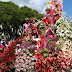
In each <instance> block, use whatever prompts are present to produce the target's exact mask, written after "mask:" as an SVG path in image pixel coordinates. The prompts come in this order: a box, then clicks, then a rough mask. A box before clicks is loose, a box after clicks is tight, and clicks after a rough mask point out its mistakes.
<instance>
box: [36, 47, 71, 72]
mask: <svg viewBox="0 0 72 72" xmlns="http://www.w3.org/2000/svg"><path fill="white" fill-rule="evenodd" d="M69 59H70V58H68V57H67V56H65V55H64V53H63V52H62V51H59V53H53V52H52V51H51V50H48V49H46V48H45V49H44V50H42V51H39V52H38V53H37V61H36V66H35V68H36V71H43V72H59V71H62V72H65V70H66V69H69V65H70V60H69Z"/></svg>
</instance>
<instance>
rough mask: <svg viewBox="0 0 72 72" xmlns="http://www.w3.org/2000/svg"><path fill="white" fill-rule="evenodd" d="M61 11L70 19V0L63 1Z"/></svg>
mask: <svg viewBox="0 0 72 72" xmlns="http://www.w3.org/2000/svg"><path fill="white" fill-rule="evenodd" d="M63 11H64V12H66V16H69V18H70V19H72V0H63Z"/></svg>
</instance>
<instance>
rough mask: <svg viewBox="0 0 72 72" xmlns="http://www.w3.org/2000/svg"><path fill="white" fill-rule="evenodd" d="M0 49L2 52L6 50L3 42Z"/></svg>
mask: <svg viewBox="0 0 72 72" xmlns="http://www.w3.org/2000/svg"><path fill="white" fill-rule="evenodd" d="M1 48H2V50H4V49H5V48H6V46H5V42H3V43H2V44H1Z"/></svg>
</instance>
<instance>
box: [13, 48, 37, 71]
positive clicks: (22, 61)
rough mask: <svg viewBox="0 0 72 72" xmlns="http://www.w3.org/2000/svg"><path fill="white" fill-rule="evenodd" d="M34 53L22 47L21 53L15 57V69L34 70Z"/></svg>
mask: <svg viewBox="0 0 72 72" xmlns="http://www.w3.org/2000/svg"><path fill="white" fill-rule="evenodd" d="M36 60H37V58H36V54H35V53H34V52H31V51H30V49H27V48H23V51H22V52H21V54H20V55H19V56H18V57H17V58H16V61H15V66H14V67H15V69H16V71H19V72H20V71H21V70H22V71H24V72H27V71H30V72H32V71H35V65H36Z"/></svg>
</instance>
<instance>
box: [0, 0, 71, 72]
mask: <svg viewBox="0 0 72 72" xmlns="http://www.w3.org/2000/svg"><path fill="white" fill-rule="evenodd" d="M62 9H63V1H62V0H58V1H48V2H47V9H46V17H44V18H43V19H42V20H37V22H35V21H36V18H32V19H31V20H30V23H29V19H28V18H26V19H25V22H26V23H25V24H24V25H23V34H22V37H20V38H19V39H17V40H16V42H14V43H12V44H11V45H10V46H9V48H8V49H7V50H6V51H4V52H3V54H0V64H1V65H0V68H1V70H0V71H1V72H2V71H4V72H5V71H6V70H8V71H9V69H10V68H12V67H13V68H15V72H21V71H22V72H66V71H67V70H69V69H70V67H71V60H72V57H71V54H72V51H71V48H72V36H71V35H72V33H71V31H72V29H71V26H70V22H69V21H68V20H67V19H66V17H65V16H63V15H62V13H63V12H62ZM19 48H21V49H20V50H17V49H19ZM68 72H69V71H68Z"/></svg>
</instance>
